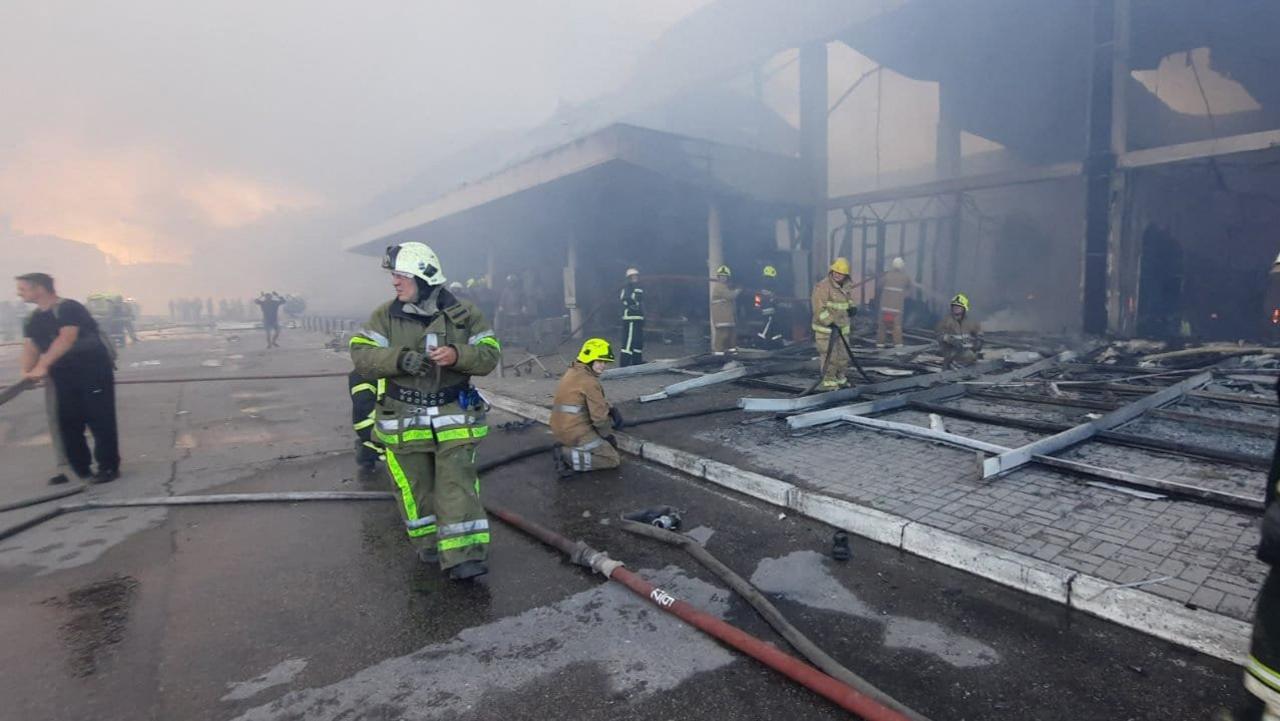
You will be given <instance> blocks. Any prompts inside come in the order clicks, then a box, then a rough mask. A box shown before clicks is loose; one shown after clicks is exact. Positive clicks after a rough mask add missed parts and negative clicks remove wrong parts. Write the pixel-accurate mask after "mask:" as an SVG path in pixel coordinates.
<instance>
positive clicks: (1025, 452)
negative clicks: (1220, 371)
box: [982, 372, 1213, 478]
mask: <svg viewBox="0 0 1280 721" xmlns="http://www.w3.org/2000/svg"><path fill="white" fill-rule="evenodd" d="M1211 380H1213V374H1212V373H1208V372H1205V373H1199V374H1196V375H1194V376H1192V377H1190V378H1188V379H1186V380H1184V381H1181V382H1178V383H1175V384H1173V385H1171V386H1169V387H1167V388H1164V389H1162V390H1160V391H1159V392H1157V393H1153V394H1151V395H1149V396H1147V397H1145V398H1142V399H1139V400H1137V401H1134V402H1133V403H1130V404H1129V405H1126V406H1121V407H1120V408H1117V409H1116V410H1114V411H1111V412H1110V413H1107V414H1106V415H1104V416H1103V417H1101V418H1098V419H1096V420H1092V421H1089V422H1088V423H1081V424H1080V425H1078V426H1075V427H1073V428H1070V429H1068V430H1065V431H1062V432H1061V433H1055V434H1054V435H1052V436H1049V437H1047V438H1041V439H1040V440H1038V441H1035V442H1033V443H1028V444H1027V445H1025V446H1022V447H1021V448H1015V449H1013V450H1010V451H1007V452H1004V453H1001V454H1000V455H998V456H996V457H994V458H988V459H986V460H985V461H983V462H982V477H983V478H990V477H992V476H995V475H999V474H1001V473H1007V472H1008V471H1011V470H1013V469H1014V468H1017V467H1019V466H1022V465H1024V464H1026V463H1029V462H1030V461H1031V459H1032V457H1033V456H1047V455H1049V454H1051V453H1056V452H1058V451H1061V450H1063V449H1064V448H1069V447H1071V446H1074V445H1075V444H1077V443H1080V442H1082V441H1086V440H1088V439H1089V438H1091V437H1093V436H1094V435H1097V433H1098V432H1099V431H1109V430H1111V429H1112V428H1116V427H1117V426H1121V425H1124V424H1125V423H1128V422H1129V421H1131V420H1133V419H1135V418H1137V417H1138V416H1140V415H1142V414H1143V413H1146V412H1147V411H1149V410H1151V409H1153V408H1158V407H1160V406H1163V405H1166V404H1169V403H1172V402H1174V401H1176V400H1178V399H1179V398H1181V397H1182V396H1183V395H1185V394H1186V393H1187V392H1188V391H1191V390H1193V389H1195V388H1199V387H1200V386H1203V385H1204V384H1206V383H1208V382H1209V381H1211Z"/></svg>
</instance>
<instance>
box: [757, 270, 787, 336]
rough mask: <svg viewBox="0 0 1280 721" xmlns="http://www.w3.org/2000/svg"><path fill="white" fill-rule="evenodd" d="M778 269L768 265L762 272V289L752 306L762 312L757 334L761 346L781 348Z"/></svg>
mask: <svg viewBox="0 0 1280 721" xmlns="http://www.w3.org/2000/svg"><path fill="white" fill-rule="evenodd" d="M777 284H778V269H777V268H775V267H773V266H772V265H766V266H765V267H764V270H762V271H761V273H760V290H758V291H756V295H755V298H754V303H753V304H752V307H753V308H754V309H755V311H756V312H757V313H759V314H760V321H759V322H760V330H759V331H758V332H757V333H756V334H755V337H756V340H757V341H758V342H757V345H758V346H759V347H761V348H781V347H782V345H783V342H782V321H781V319H780V318H779V317H778V294H777Z"/></svg>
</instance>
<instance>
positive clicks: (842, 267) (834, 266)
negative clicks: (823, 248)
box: [831, 258, 849, 275]
mask: <svg viewBox="0 0 1280 721" xmlns="http://www.w3.org/2000/svg"><path fill="white" fill-rule="evenodd" d="M831 271H832V272H834V273H840V274H842V275H849V259H848V258H836V259H835V260H834V261H832V263H831Z"/></svg>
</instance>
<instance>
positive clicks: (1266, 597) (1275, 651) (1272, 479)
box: [1214, 380, 1280, 721]
mask: <svg viewBox="0 0 1280 721" xmlns="http://www.w3.org/2000/svg"><path fill="white" fill-rule="evenodd" d="M1276 398H1277V399H1280V380H1278V381H1276ZM1264 496H1265V501H1264V505H1265V507H1266V511H1265V512H1264V513H1263V516H1262V539H1261V543H1259V544H1258V551H1257V555H1258V560H1260V561H1262V562H1263V563H1265V564H1267V565H1268V566H1270V568H1269V569H1268V570H1267V577H1266V579H1265V580H1264V581H1263V582H1262V590H1261V591H1260V592H1259V593H1258V599H1257V611H1255V615H1254V619H1253V637H1252V639H1251V640H1250V642H1249V657H1248V659H1247V660H1246V661H1245V666H1244V687H1245V690H1246V691H1248V692H1249V693H1248V694H1246V695H1245V698H1246V699H1247V700H1246V701H1245V702H1244V703H1242V704H1241V705H1240V706H1239V707H1238V708H1237V709H1236V710H1235V711H1234V712H1229V711H1226V710H1225V709H1224V710H1222V711H1221V712H1219V713H1218V714H1217V715H1215V716H1214V718H1215V719H1220V720H1221V721H1276V720H1277V719H1280V572H1277V570H1276V566H1277V565H1280V505H1277V504H1280V438H1277V439H1276V447H1275V450H1274V451H1273V453H1272V455H1271V470H1270V471H1269V472H1268V473H1267V483H1266V490H1265V493H1264Z"/></svg>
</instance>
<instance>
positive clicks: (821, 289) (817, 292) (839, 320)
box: [809, 273, 853, 336]
mask: <svg viewBox="0 0 1280 721" xmlns="http://www.w3.org/2000/svg"><path fill="white" fill-rule="evenodd" d="M809 302H810V304H812V306H813V332H814V333H815V334H817V335H829V334H830V333H831V326H832V325H835V326H837V327H838V328H840V332H841V333H844V334H845V335H846V336H847V335H849V309H850V308H853V286H852V284H851V283H849V281H847V280H846V281H845V284H844V285H843V286H840V285H836V284H835V281H833V280H831V274H829V273H828V274H827V277H825V278H823V279H822V280H820V281H818V284H817V285H815V286H813V295H811V296H810V297H809Z"/></svg>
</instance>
